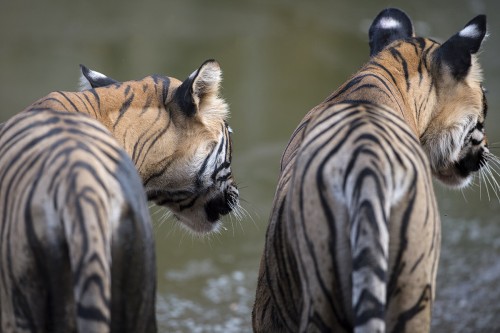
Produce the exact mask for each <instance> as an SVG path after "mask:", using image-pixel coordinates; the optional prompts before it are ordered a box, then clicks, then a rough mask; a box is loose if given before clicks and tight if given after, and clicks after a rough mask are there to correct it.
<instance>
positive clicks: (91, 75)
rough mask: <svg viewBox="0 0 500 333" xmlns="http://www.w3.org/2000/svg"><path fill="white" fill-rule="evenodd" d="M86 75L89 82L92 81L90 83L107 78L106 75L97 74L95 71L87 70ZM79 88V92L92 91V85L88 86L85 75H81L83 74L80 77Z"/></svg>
mask: <svg viewBox="0 0 500 333" xmlns="http://www.w3.org/2000/svg"><path fill="white" fill-rule="evenodd" d="M87 75H88V76H89V78H90V80H92V81H96V80H99V79H106V78H107V76H106V75H104V74H102V73H99V72H97V71H93V70H91V69H89V71H88V73H87ZM79 86H80V91H83V90H88V89H92V85H91V84H90V82H89V80H88V79H87V78H86V77H85V75H83V73H82V74H81V75H80V85H79Z"/></svg>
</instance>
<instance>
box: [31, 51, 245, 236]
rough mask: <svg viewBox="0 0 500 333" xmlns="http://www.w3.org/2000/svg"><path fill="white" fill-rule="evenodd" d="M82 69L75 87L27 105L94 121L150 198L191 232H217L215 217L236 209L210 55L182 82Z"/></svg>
mask: <svg viewBox="0 0 500 333" xmlns="http://www.w3.org/2000/svg"><path fill="white" fill-rule="evenodd" d="M81 72H82V75H81V80H80V81H81V88H82V91H81V92H62V91H58V92H53V93H51V94H49V95H48V96H47V97H45V98H42V99H41V100H39V101H38V102H36V103H34V104H33V105H32V106H31V107H30V108H28V109H33V108H52V109H55V110H64V111H69V112H80V113H86V114H88V115H89V116H90V117H92V118H95V119H97V120H98V121H100V122H101V123H103V124H104V125H105V126H106V127H107V128H108V130H110V131H111V132H112V134H113V136H114V137H115V138H116V140H117V141H118V142H119V144H120V145H121V146H122V147H123V148H124V149H125V151H127V153H128V154H129V155H130V157H131V158H132V160H133V162H134V163H135V165H136V167H137V169H138V171H139V174H140V176H141V178H142V181H143V184H144V187H145V190H146V194H147V197H148V200H151V201H154V202H155V203H156V204H157V205H160V206H166V207H168V208H169V209H170V210H171V211H172V212H173V214H174V216H175V217H176V218H177V219H178V220H180V221H181V222H183V224H184V225H185V226H187V227H189V229H190V230H192V231H194V232H196V233H207V232H211V231H214V230H217V229H218V227H219V226H220V223H219V219H220V217H221V216H222V215H226V214H228V213H230V212H231V211H233V210H234V209H237V208H238V207H239V199H238V197H239V193H238V189H237V186H236V184H235V182H234V180H233V176H232V172H231V154H232V151H231V148H232V143H231V134H230V133H231V129H230V127H229V126H228V124H227V122H226V119H227V117H228V115H229V109H228V106H227V104H226V102H225V101H224V100H223V98H222V97H221V96H220V83H221V76H222V73H221V69H220V66H219V64H218V63H217V62H216V61H214V60H208V61H206V62H204V63H203V64H202V65H201V66H200V68H199V69H197V70H196V71H194V72H193V73H192V74H191V75H190V76H189V77H188V78H187V79H186V80H185V81H183V82H181V81H179V80H177V79H176V78H173V77H166V76H160V75H152V76H147V77H145V78H143V79H141V80H136V81H126V82H123V83H122V82H118V81H116V80H114V79H112V78H110V77H108V76H106V75H104V74H102V73H99V72H96V71H93V70H90V69H88V68H86V67H85V66H81Z"/></svg>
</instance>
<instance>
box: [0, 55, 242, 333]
mask: <svg viewBox="0 0 500 333" xmlns="http://www.w3.org/2000/svg"><path fill="white" fill-rule="evenodd" d="M81 81H82V83H83V86H84V90H83V91H81V92H62V91H59V92H54V93H51V94H49V95H47V96H46V97H44V98H42V99H40V100H39V101H37V102H36V103H34V104H32V105H31V106H30V107H28V108H27V109H26V110H24V111H23V112H21V113H20V114H18V115H17V116H15V117H13V118H12V119H10V120H9V121H8V122H6V123H4V124H0V216H1V221H0V222H1V223H0V310H1V311H0V331H1V332H120V333H121V332H138V333H139V332H140V333H143V332H154V331H156V320H155V312H154V305H155V304H154V302H155V288H156V272H155V270H156V268H155V267H156V266H155V257H154V243H153V238H152V233H151V225H150V217H149V215H148V209H147V205H146V197H147V199H149V200H152V201H154V202H156V203H157V204H158V205H161V206H165V207H167V208H169V209H170V210H171V211H172V212H173V214H174V216H176V217H177V219H178V220H179V221H180V222H182V225H184V226H186V227H187V228H188V229H189V230H192V231H193V232H195V233H200V234H204V233H207V232H211V231H214V230H217V229H218V228H219V226H220V221H219V219H220V216H221V215H225V214H228V213H230V212H231V211H232V210H233V209H235V208H238V205H239V201H238V189H237V187H236V185H235V184H234V180H233V177H232V173H231V154H232V152H231V147H232V145H231V136H230V128H229V126H228V124H227V122H226V118H227V116H228V107H227V105H226V103H225V102H224V100H223V99H222V98H221V97H220V96H219V89H220V87H219V86H220V81H221V71H220V67H219V65H218V63H217V62H215V61H207V62H205V63H204V64H202V66H201V67H200V68H199V69H198V70H196V71H194V72H193V73H192V74H191V75H190V76H189V78H188V79H186V80H185V81H183V82H181V81H179V80H177V79H175V78H172V77H163V76H157V75H155V76H148V77H146V78H144V79H142V80H139V81H128V82H124V83H120V82H118V81H116V80H113V79H111V78H109V77H107V76H106V75H104V74H101V73H98V72H95V71H92V70H89V69H87V68H85V67H83V66H82V80H81ZM145 194H146V195H145Z"/></svg>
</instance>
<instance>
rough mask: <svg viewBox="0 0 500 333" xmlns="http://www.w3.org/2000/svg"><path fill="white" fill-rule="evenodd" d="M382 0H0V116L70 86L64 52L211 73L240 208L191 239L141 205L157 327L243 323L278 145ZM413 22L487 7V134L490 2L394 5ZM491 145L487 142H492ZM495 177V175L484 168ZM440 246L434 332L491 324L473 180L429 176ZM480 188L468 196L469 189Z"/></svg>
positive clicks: (353, 53) (451, 18)
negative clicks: (204, 66) (152, 243)
mask: <svg viewBox="0 0 500 333" xmlns="http://www.w3.org/2000/svg"><path fill="white" fill-rule="evenodd" d="M386 5H387V2H386V1H368V0H365V1H357V2H352V1H351V2H347V1H338V0H337V1H332V0H330V1H327V0H321V1H291V0H288V1H286V0H277V1H274V0H273V1H268V0H260V1H230V0H215V1H210V2H208V1H202V0H184V1H177V2H174V1H161V0H148V1H143V2H130V3H125V2H123V1H121V2H118V1H95V0H94V1H87V2H68V1H61V0H59V1H56V0H51V1H39V2H30V3H28V1H25V0H21V1H15V2H14V1H11V2H8V3H7V2H2V4H1V5H0V73H1V81H0V100H1V101H2V108H1V111H0V121H3V120H5V119H7V118H8V117H9V116H11V115H13V114H14V113H16V112H18V111H20V110H21V109H23V108H24V107H25V106H27V105H28V104H30V103H31V102H32V101H34V100H36V99H38V98H39V97H41V96H43V95H45V94H47V93H48V92H50V91H53V90H72V89H75V88H76V87H77V76H78V64H80V63H83V64H85V65H87V66H89V67H90V68H93V69H95V70H98V71H101V72H104V73H106V74H109V75H110V76H112V77H114V78H116V79H118V80H126V79H135V78H141V77H143V76H146V75H148V74H151V73H162V74H168V75H171V76H175V77H178V78H179V79H182V78H185V77H187V75H189V73H191V72H192V71H193V70H194V69H196V68H197V67H198V66H199V65H200V64H201V63H202V62H203V61H204V60H205V59H208V58H215V59H217V60H218V61H219V62H220V63H221V66H222V69H223V71H224V74H225V75H224V77H225V79H224V83H223V88H224V89H223V94H224V96H225V97H226V99H227V100H228V102H229V104H230V107H231V111H232V117H231V120H230V124H231V127H232V128H233V129H234V141H235V142H234V145H235V147H234V163H233V164H234V167H233V168H234V173H235V176H236V178H237V181H238V183H239V185H240V188H241V194H242V198H243V199H244V200H245V201H244V203H243V205H244V207H245V209H246V210H247V211H248V212H249V217H247V218H245V219H244V220H242V221H237V220H236V219H235V218H233V219H232V220H231V219H229V218H227V219H226V221H225V227H226V229H227V230H223V231H222V232H221V234H218V235H212V236H210V237H209V238H206V239H197V238H192V236H190V235H188V234H186V233H185V232H184V231H183V230H180V228H179V227H177V226H176V225H175V223H173V222H172V221H171V220H170V219H166V220H165V218H164V217H163V216H164V214H165V212H164V211H163V210H161V211H158V210H157V209H156V208H152V214H154V215H153V216H154V219H155V222H154V223H155V235H156V247H157V258H158V310H157V311H158V320H159V326H160V329H161V331H162V332H248V331H250V330H251V328H250V322H251V319H250V312H251V306H252V302H253V297H254V289H255V285H256V279H257V271H258V267H259V260H260V254H261V252H262V248H263V239H264V234H265V231H266V226H267V219H268V215H269V210H270V206H271V202H272V198H273V195H274V191H275V186H276V180H277V176H278V168H279V157H280V154H281V152H282V151H283V149H284V147H285V144H286V142H287V141H288V138H289V136H290V134H291V132H292V131H293V129H294V128H295V126H296V125H297V124H298V122H299V121H300V119H301V118H302V116H303V115H304V114H305V112H307V111H308V110H309V109H310V108H312V107H313V106H315V105H316V104H317V103H318V102H320V101H321V100H322V99H323V98H324V97H326V96H327V95H328V94H329V93H330V92H331V91H333V90H334V89H335V88H336V87H338V86H339V85H340V84H341V83H342V82H343V81H345V80H346V79H347V78H348V77H349V76H350V75H351V74H352V73H354V72H355V71H356V70H357V69H358V68H359V67H360V66H361V65H362V64H363V63H364V62H365V61H367V59H368V43H367V40H368V38H367V29H368V27H369V24H370V22H371V20H372V19H373V17H374V16H375V15H376V14H377V13H378V12H379V10H380V9H382V8H384V7H385V6H386ZM399 6H400V7H402V8H403V9H405V10H406V11H407V12H408V13H409V14H410V16H411V17H412V18H413V19H414V22H415V27H416V29H417V32H419V33H420V34H422V35H427V36H432V37H434V38H436V39H441V40H442V39H444V38H447V37H449V36H450V35H451V34H453V33H454V32H456V31H458V30H459V29H460V28H461V27H463V25H464V24H465V23H466V22H467V21H468V20H469V19H471V18H472V17H473V16H474V15H476V14H479V13H487V14H491V15H489V22H488V25H489V30H490V35H491V36H490V38H489V39H488V41H487V42H486V44H485V45H484V52H483V54H482V56H481V59H482V64H483V66H484V70H485V71H484V72H485V77H486V81H485V82H486V87H487V88H488V90H489V91H490V93H489V94H488V100H489V104H490V112H489V115H488V119H487V124H486V129H487V132H488V133H489V139H490V142H493V143H495V142H500V135H499V134H498V133H499V131H500V113H499V112H497V109H498V105H500V100H499V99H500V94H498V93H497V91H499V89H500V63H499V62H498V61H497V58H498V56H497V55H498V54H499V52H500V25H499V22H498V20H496V17H495V15H494V13H497V12H498V11H499V9H500V4H499V3H497V2H495V1H493V0H490V1H472V0H469V1H467V0H461V1H451V0H448V1H440V2H439V3H438V2H437V1H414V2H408V3H407V4H400V5H399ZM494 152H496V153H497V155H500V151H498V150H497V151H494ZM498 178H500V177H498ZM436 189H437V192H438V197H439V198H438V199H439V205H440V210H441V212H442V221H443V245H442V256H441V263H440V270H439V274H438V290H437V300H436V307H435V316H434V321H433V331H436V332H495V331H500V319H499V318H498V315H497V314H498V313H500V302H498V299H499V298H500V288H499V286H500V260H499V259H498V258H499V257H500V225H499V223H498V222H499V220H500V218H499V216H500V205H499V200H498V199H497V198H496V197H495V195H494V194H493V193H490V197H491V198H490V199H488V196H487V193H486V192H485V189H484V187H483V188H482V189H481V193H479V188H478V187H473V188H471V189H468V190H465V191H464V192H463V194H462V193H461V192H451V191H449V190H445V189H442V188H441V187H440V186H439V185H437V186H436ZM480 197H481V198H480Z"/></svg>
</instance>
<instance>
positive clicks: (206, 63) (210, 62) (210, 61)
mask: <svg viewBox="0 0 500 333" xmlns="http://www.w3.org/2000/svg"><path fill="white" fill-rule="evenodd" d="M208 64H210V65H213V66H218V67H220V65H219V62H218V61H217V60H215V59H208V60H205V61H204V62H203V64H201V66H200V68H201V67H203V66H205V65H208Z"/></svg>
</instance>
